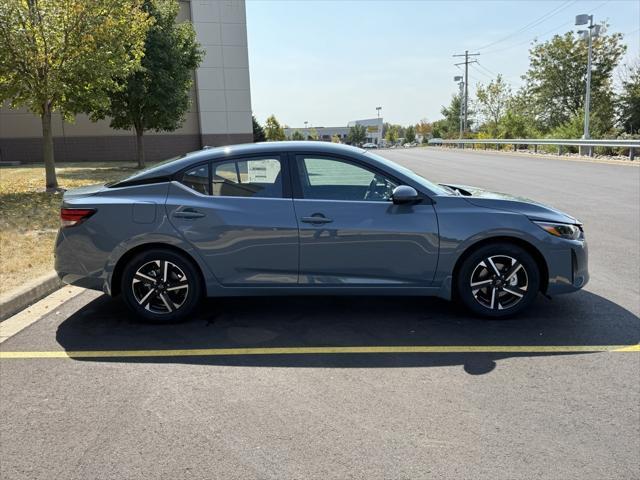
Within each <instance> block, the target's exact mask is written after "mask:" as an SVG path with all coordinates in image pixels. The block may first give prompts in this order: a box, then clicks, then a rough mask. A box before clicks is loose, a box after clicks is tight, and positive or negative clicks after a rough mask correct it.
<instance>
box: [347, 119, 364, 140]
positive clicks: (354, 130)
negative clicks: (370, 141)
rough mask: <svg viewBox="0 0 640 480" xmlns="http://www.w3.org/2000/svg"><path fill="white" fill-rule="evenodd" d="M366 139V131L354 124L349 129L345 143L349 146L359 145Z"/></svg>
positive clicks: (361, 126) (362, 126)
mask: <svg viewBox="0 0 640 480" xmlns="http://www.w3.org/2000/svg"><path fill="white" fill-rule="evenodd" d="M366 139H367V129H366V127H365V126H364V125H360V124H356V125H354V126H353V127H351V128H349V134H348V135H347V142H348V143H350V144H351V145H360V144H362V143H364V142H365V140H366Z"/></svg>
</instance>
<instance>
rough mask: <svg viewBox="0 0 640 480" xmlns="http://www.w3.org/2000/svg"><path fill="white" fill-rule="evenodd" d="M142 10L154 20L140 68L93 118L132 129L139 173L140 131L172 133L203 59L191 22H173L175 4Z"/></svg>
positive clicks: (155, 1)
mask: <svg viewBox="0 0 640 480" xmlns="http://www.w3.org/2000/svg"><path fill="white" fill-rule="evenodd" d="M141 8H142V10H143V11H144V12H145V13H147V14H148V15H149V16H150V17H151V18H152V19H153V20H154V22H153V25H152V26H151V27H150V28H149V30H148V31H147V37H146V40H145V49H144V57H143V58H142V63H141V68H140V69H138V70H137V71H135V72H133V73H131V75H129V77H128V78H127V79H126V80H124V81H123V82H122V88H121V89H118V90H117V91H115V92H114V93H113V94H112V95H111V105H110V107H109V109H108V110H107V111H105V112H101V113H99V114H97V115H95V117H96V118H101V117H104V115H105V114H106V115H108V116H109V117H111V123H110V125H111V128H115V129H121V130H129V129H131V128H133V129H134V130H135V134H136V153H137V160H138V167H139V168H142V167H144V166H145V159H144V138H143V135H144V132H145V131H147V130H154V131H156V132H159V131H168V132H171V131H174V130H176V129H177V128H179V127H180V126H181V125H182V123H183V122H184V115H185V113H186V112H187V110H188V109H189V103H190V99H189V90H190V88H191V84H192V76H193V70H194V69H195V68H196V67H197V66H198V65H199V64H200V60H201V59H202V52H201V51H200V50H199V46H198V44H197V42H196V34H195V31H194V30H193V26H192V25H191V23H190V22H183V23H176V17H177V15H178V11H179V8H180V7H179V5H178V2H177V1H175V0H144V1H143V4H142V7H141Z"/></svg>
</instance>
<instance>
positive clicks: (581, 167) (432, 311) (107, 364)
mask: <svg viewBox="0 0 640 480" xmlns="http://www.w3.org/2000/svg"><path fill="white" fill-rule="evenodd" d="M380 153H381V154H382V155H385V156H387V157H388V158H390V159H392V160H395V161H398V162H399V163H401V164H403V165H405V166H408V167H410V168H412V169H414V170H416V171H417V172H419V173H421V174H423V175H425V176H427V177H429V178H431V179H433V180H435V181H449V182H456V183H462V184H468V185H476V186H481V187H486V188H489V189H494V190H499V191H502V192H507V193H514V194H518V195H522V196H526V197H531V198H535V199H536V200H539V201H542V202H545V203H549V204H552V205H554V206H556V207H558V208H560V209H564V210H567V211H568V212H570V213H572V214H574V215H575V216H577V217H579V218H581V219H582V220H583V221H584V224H585V229H586V235H587V238H588V241H589V242H590V255H591V263H590V266H591V275H592V276H591V283H590V284H589V285H588V286H587V287H586V288H585V289H584V291H581V292H579V293H577V294H573V295H568V296H559V297H556V298H553V299H552V300H548V299H545V298H543V297H540V298H539V299H538V300H537V302H536V303H535V304H534V306H533V308H532V309H530V310H529V311H528V312H526V314H524V315H523V316H521V317H519V318H517V319H513V320H507V321H481V320H477V319H472V318H470V317H469V316H468V315H467V314H466V313H465V312H464V311H463V310H461V309H460V308H458V307H456V306H454V305H450V304H448V303H447V302H444V301H441V300H438V299H417V298H373V299H368V298H333V297H331V298H326V299H322V301H318V299H317V298H315V299H309V298H304V297H300V298H284V299H282V298H281V299H275V298H260V299H224V300H208V301H206V302H205V303H204V304H203V308H202V311H201V313H200V314H199V315H198V317H197V318H195V319H194V320H193V321H190V322H189V323H187V324H184V325H175V326H166V327H157V326H149V325H140V324H137V323H135V321H134V319H133V318H132V317H131V316H130V315H129V314H128V312H127V311H126V310H125V308H124V306H123V305H122V304H121V303H120V302H119V301H115V300H111V299H109V298H106V297H104V296H102V295H100V294H99V293H97V292H85V293H82V294H80V295H78V296H76V297H75V298H73V299H72V300H69V301H68V302H67V303H65V304H64V305H62V306H61V307H59V308H56V309H54V310H53V311H52V312H51V313H49V314H47V315H45V316H44V317H43V318H42V319H40V320H39V321H37V322H36V323H34V324H33V325H31V326H30V327H29V328H27V329H25V330H23V331H22V332H20V333H18V334H17V335H15V336H14V337H12V338H10V339H8V340H7V341H5V342H4V343H3V344H2V345H1V348H0V350H2V351H4V352H16V351H19V352H42V351H45V352H46V351H62V350H67V351H70V352H73V351H86V350H105V351H108V352H112V353H111V355H110V356H106V357H102V358H84V357H81V356H80V355H74V354H73V353H70V356H71V358H26V359H2V360H0V414H1V417H0V476H1V477H2V478H3V480H4V479H7V480H8V479H22V478H25V479H27V478H28V479H34V478H67V479H75V478H78V479H80V478H82V479H84V478H92V479H102V478H104V479H107V478H109V479H111V478H134V479H138V478H139V479H149V478H221V479H235V478H243V479H244V478H278V479H280V478H321V479H329V478H336V479H344V478H366V479H371V478H394V479H395V478H447V479H510V480H511V479H531V478H536V479H553V480H556V479H559V478H562V479H573V478H575V479H637V478H638V475H639V474H638V472H639V467H640V382H639V381H638V379H639V378H640V354H639V353H638V352H612V351H598V350H603V349H606V348H603V346H604V347H607V346H612V345H634V344H638V343H639V342H640V319H639V317H638V315H639V314H640V292H639V285H640V252H639V248H640V225H639V223H640V169H639V168H635V167H629V166H618V165H607V164H597V163H586V162H569V161H562V160H545V159H534V158H528V157H514V156H497V155H490V154H481V153H470V152H469V153H468V152H459V151H442V150H437V149H430V150H427V149H411V150H409V149H407V150H390V151H382V152H380ZM416 345H418V346H488V347H491V346H515V347H521V351H520V352H514V351H503V352H499V351H490V352H484V353H471V352H468V351H457V352H454V353H352V354H335V353H334V354H315V353H297V354H295V353H292V354H282V355H225V356H217V355H200V356H167V357H146V358H131V357H124V356H122V354H121V353H118V352H121V351H123V350H150V349H171V350H185V349H194V348H202V349H211V348H238V347H290V348H292V349H295V348H298V347H310V346H362V347H379V346H416ZM544 346H570V347H573V348H574V349H576V350H577V349H580V348H582V349H586V350H589V348H593V351H587V352H577V351H572V352H566V351H565V352H560V351H555V350H553V349H550V350H549V351H543V350H542V349H541V348H540V347H544ZM489 350H491V348H489ZM494 350H497V349H494ZM177 353H179V352H177ZM105 355H106V354H105ZM176 355H177V354H176Z"/></svg>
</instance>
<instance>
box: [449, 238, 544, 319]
mask: <svg viewBox="0 0 640 480" xmlns="http://www.w3.org/2000/svg"><path fill="white" fill-rule="evenodd" d="M494 266H495V269H494V268H493V267H494ZM455 282H456V288H457V293H458V296H459V298H460V300H462V303H463V304H464V305H465V307H467V308H468V309H469V310H471V312H473V313H475V314H476V315H480V316H483V317H487V318H507V317H511V316H513V315H516V314H518V313H520V312H521V311H523V310H524V309H526V308H527V307H528V306H529V305H531V303H532V302H533V301H534V300H535V299H536V296H537V295H538V291H539V290H540V269H539V268H538V265H537V264H536V262H535V260H534V259H533V257H532V256H531V255H530V254H529V253H528V252H527V251H526V250H524V249H523V248H521V247H519V246H517V245H514V244H511V243H494V244H490V245H485V246H483V247H480V248H478V249H477V250H475V251H473V252H472V253H471V254H470V255H468V256H467V257H466V258H465V259H464V260H463V262H462V265H461V266H460V269H459V271H458V274H457V277H456V279H455Z"/></svg>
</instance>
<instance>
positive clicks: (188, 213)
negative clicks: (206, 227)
mask: <svg viewBox="0 0 640 480" xmlns="http://www.w3.org/2000/svg"><path fill="white" fill-rule="evenodd" d="M204 216H205V215H204V213H202V212H199V211H197V210H194V209H193V208H185V209H184V210H177V211H175V212H173V217H174V218H202V217H204Z"/></svg>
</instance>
